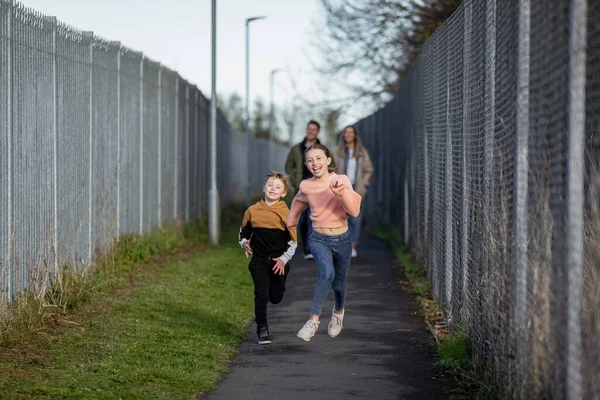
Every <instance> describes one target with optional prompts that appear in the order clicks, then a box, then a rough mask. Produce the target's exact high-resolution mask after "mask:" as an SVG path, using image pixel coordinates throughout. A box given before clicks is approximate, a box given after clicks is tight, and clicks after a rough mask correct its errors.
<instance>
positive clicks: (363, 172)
mask: <svg viewBox="0 0 600 400" xmlns="http://www.w3.org/2000/svg"><path fill="white" fill-rule="evenodd" d="M356 154H357V157H356V158H357V166H356V168H357V171H356V182H355V184H354V190H355V191H356V192H357V193H358V194H360V195H361V196H362V197H365V195H366V194H367V188H368V186H369V183H370V182H371V177H372V176H373V163H372V162H371V156H370V155H369V152H368V151H367V149H365V148H364V147H363V146H362V145H361V144H360V142H358V143H357V144H356ZM334 158H335V165H336V166H337V172H338V173H339V174H346V163H345V159H346V154H345V152H344V151H343V150H342V149H338V151H337V152H336V153H335V154H334Z"/></svg>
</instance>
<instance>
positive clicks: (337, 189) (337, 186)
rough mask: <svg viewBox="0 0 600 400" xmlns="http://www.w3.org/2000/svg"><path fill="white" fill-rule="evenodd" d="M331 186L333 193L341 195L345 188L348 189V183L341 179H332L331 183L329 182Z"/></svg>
mask: <svg viewBox="0 0 600 400" xmlns="http://www.w3.org/2000/svg"><path fill="white" fill-rule="evenodd" d="M329 188H330V189H331V191H332V192H333V193H335V194H337V195H338V196H341V194H342V192H343V191H344V189H346V185H345V184H344V183H342V182H340V181H339V180H337V181H335V182H334V181H331V183H329Z"/></svg>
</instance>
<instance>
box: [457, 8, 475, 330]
mask: <svg viewBox="0 0 600 400" xmlns="http://www.w3.org/2000/svg"><path fill="white" fill-rule="evenodd" d="M464 8H465V10H464V14H463V16H464V22H463V27H464V48H463V124H462V148H461V153H462V154H461V163H462V210H461V222H460V228H461V230H460V232H461V233H460V238H461V242H460V244H461V249H460V251H461V253H460V259H461V272H462V293H463V295H462V299H463V300H462V303H461V314H463V315H464V310H465V306H466V301H465V300H464V299H465V296H466V295H467V290H468V287H469V286H468V282H469V256H470V252H469V250H470V248H469V244H470V241H469V210H470V200H471V199H470V198H469V190H470V186H469V180H468V179H469V175H468V174H467V165H468V163H467V152H468V142H469V131H468V128H467V123H468V121H470V120H471V91H470V87H469V83H468V82H469V74H470V72H471V71H470V66H471V58H470V54H471V29H472V25H473V24H472V17H473V14H472V11H473V10H472V8H473V3H472V2H470V1H467V2H465V3H464ZM463 322H464V321H463Z"/></svg>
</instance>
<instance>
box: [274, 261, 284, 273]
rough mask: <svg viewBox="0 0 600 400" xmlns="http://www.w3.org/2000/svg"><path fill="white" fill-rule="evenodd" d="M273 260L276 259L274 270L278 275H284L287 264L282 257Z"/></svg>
mask: <svg viewBox="0 0 600 400" xmlns="http://www.w3.org/2000/svg"><path fill="white" fill-rule="evenodd" d="M273 261H275V265H274V266H273V272H275V274H278V275H283V274H284V273H285V264H284V263H283V261H281V258H274V259H273Z"/></svg>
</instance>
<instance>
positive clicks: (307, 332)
mask: <svg viewBox="0 0 600 400" xmlns="http://www.w3.org/2000/svg"><path fill="white" fill-rule="evenodd" d="M320 323H321V322H320V321H313V320H312V319H309V320H308V321H306V323H305V324H304V326H303V327H302V329H300V330H299V331H298V335H297V336H298V337H299V338H300V339H303V340H306V341H307V342H308V341H310V338H312V337H313V336H315V333H317V330H318V329H319V324H320Z"/></svg>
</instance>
